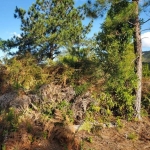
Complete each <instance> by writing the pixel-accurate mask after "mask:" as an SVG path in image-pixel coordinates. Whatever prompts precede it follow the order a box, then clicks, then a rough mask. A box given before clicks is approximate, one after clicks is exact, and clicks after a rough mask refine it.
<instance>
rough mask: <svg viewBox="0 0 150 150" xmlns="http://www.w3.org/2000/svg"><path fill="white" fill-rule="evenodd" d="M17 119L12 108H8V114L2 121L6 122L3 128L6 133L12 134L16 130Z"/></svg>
mask: <svg viewBox="0 0 150 150" xmlns="http://www.w3.org/2000/svg"><path fill="white" fill-rule="evenodd" d="M18 117H19V116H18V115H17V114H16V113H15V110H14V109H13V108H10V109H9V111H8V113H6V115H5V116H4V120H5V121H6V125H5V127H6V129H7V130H8V131H11V132H14V131H16V130H17V129H18V126H19V123H18Z"/></svg>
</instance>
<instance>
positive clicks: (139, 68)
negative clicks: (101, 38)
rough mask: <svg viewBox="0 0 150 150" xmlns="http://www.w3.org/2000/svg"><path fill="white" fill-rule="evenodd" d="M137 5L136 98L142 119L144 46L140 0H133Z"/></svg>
mask: <svg viewBox="0 0 150 150" xmlns="http://www.w3.org/2000/svg"><path fill="white" fill-rule="evenodd" d="M132 2H133V3H134V4H135V15H136V17H135V22H134V52H135V56H136V61H135V71H136V74H137V80H138V81H137V89H136V98H135V117H136V118H138V119H139V120H140V119H141V96H142V45H141V31H140V22H139V0H132Z"/></svg>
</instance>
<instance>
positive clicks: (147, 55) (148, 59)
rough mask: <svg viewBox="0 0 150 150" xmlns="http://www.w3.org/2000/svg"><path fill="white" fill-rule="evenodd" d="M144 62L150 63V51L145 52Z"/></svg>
mask: <svg viewBox="0 0 150 150" xmlns="http://www.w3.org/2000/svg"><path fill="white" fill-rule="evenodd" d="M143 62H150V51H143Z"/></svg>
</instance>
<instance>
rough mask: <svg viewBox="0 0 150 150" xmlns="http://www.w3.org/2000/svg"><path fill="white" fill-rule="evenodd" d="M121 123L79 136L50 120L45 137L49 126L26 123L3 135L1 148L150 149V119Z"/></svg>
mask: <svg viewBox="0 0 150 150" xmlns="http://www.w3.org/2000/svg"><path fill="white" fill-rule="evenodd" d="M121 122H122V123H121V127H106V128H101V127H100V126H95V127H93V129H92V131H91V132H90V133H88V132H87V131H80V132H78V133H77V134H76V135H74V134H73V133H72V132H71V131H70V130H67V128H66V127H64V126H61V125H55V124H52V123H51V124H49V127H48V128H49V131H48V132H47V133H48V134H47V135H45V136H44V131H46V130H47V129H46V130H45V129H44V124H42V123H41V122H38V123H34V124H32V128H29V127H28V128H27V127H26V126H27V125H25V123H23V124H22V125H21V126H20V127H19V129H18V130H17V131H16V132H14V131H13V132H10V133H8V134H5V136H3V138H2V136H1V139H0V142H1V144H2V146H1V150H150V119H147V118H143V120H142V121H132V122H127V121H124V120H122V121H121ZM0 125H1V131H0V132H1V133H0V134H1V135H2V129H3V128H2V126H3V124H2V123H1V124H0ZM3 133H4V132H3ZM2 147H3V148H2Z"/></svg>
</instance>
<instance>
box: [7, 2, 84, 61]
mask: <svg viewBox="0 0 150 150" xmlns="http://www.w3.org/2000/svg"><path fill="white" fill-rule="evenodd" d="M14 17H15V18H19V19H20V20H21V31H22V33H21V37H16V36H15V37H13V38H12V39H11V40H8V47H10V48H12V47H18V49H19V50H18V51H17V54H23V55H24V54H25V53H26V52H29V53H31V54H33V55H35V56H36V57H37V58H38V59H39V60H42V59H43V58H51V59H53V58H54V57H55V56H57V55H58V54H59V53H60V50H61V49H64V48H66V47H70V46H72V45H74V44H76V43H77V42H78V39H79V38H80V39H81V38H83V31H84V27H83V25H82V17H81V15H80V13H79V11H78V10H77V9H76V8H74V1H73V0H63V1H62V0H36V2H35V3H33V4H32V6H31V7H30V8H29V9H28V10H27V11H25V10H24V9H22V8H18V7H16V10H15V14H14Z"/></svg>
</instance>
